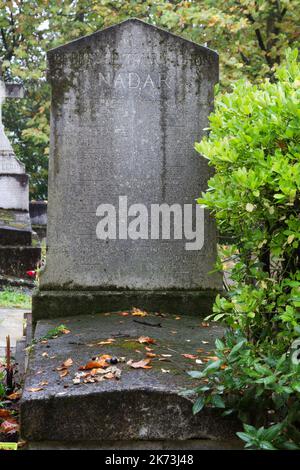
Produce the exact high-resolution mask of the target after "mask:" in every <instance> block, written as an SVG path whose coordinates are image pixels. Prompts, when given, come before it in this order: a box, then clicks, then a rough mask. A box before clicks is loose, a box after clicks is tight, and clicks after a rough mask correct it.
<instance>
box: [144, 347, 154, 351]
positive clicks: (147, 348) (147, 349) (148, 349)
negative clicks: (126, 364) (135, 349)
mask: <svg viewBox="0 0 300 470" xmlns="http://www.w3.org/2000/svg"><path fill="white" fill-rule="evenodd" d="M145 349H146V351H148V352H151V351H153V348H149V347H148V346H145Z"/></svg>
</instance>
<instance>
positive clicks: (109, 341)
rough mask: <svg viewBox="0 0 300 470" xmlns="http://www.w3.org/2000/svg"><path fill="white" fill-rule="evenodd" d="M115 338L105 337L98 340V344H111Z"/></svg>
mask: <svg viewBox="0 0 300 470" xmlns="http://www.w3.org/2000/svg"><path fill="white" fill-rule="evenodd" d="M115 341H116V340H115V339H114V338H108V339H106V340H105V341H100V342H99V343H97V344H99V345H100V346H102V345H104V344H111V343H114V342H115Z"/></svg>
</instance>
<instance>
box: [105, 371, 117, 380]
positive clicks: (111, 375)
mask: <svg viewBox="0 0 300 470" xmlns="http://www.w3.org/2000/svg"><path fill="white" fill-rule="evenodd" d="M104 378H105V379H114V378H115V374H114V373H113V372H108V374H105V375H104Z"/></svg>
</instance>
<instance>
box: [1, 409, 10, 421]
mask: <svg viewBox="0 0 300 470" xmlns="http://www.w3.org/2000/svg"><path fill="white" fill-rule="evenodd" d="M10 415H11V411H9V410H3V409H0V418H2V419H3V418H8V417H9V416H10Z"/></svg>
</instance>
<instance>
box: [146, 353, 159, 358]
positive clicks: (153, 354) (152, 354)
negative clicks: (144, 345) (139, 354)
mask: <svg viewBox="0 0 300 470" xmlns="http://www.w3.org/2000/svg"><path fill="white" fill-rule="evenodd" d="M146 356H147V357H156V356H157V354H155V353H151V352H148V353H147V354H146Z"/></svg>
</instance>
